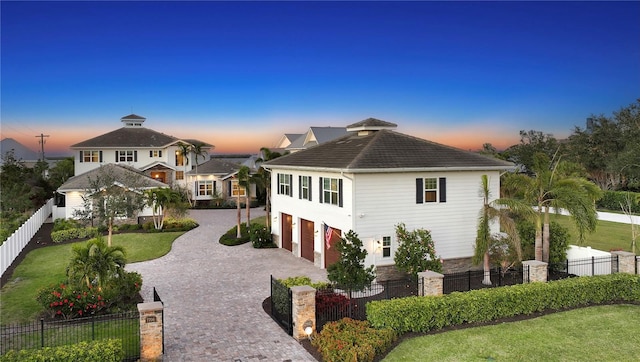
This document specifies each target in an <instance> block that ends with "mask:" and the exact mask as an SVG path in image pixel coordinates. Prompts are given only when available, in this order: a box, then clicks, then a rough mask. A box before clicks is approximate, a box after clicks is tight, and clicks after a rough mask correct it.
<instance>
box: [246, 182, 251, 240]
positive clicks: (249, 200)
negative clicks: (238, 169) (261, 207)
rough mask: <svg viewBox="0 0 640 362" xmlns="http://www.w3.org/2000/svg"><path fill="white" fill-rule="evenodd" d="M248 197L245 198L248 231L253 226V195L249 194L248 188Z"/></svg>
mask: <svg viewBox="0 0 640 362" xmlns="http://www.w3.org/2000/svg"><path fill="white" fill-rule="evenodd" d="M246 195H247V196H246V197H245V198H246V200H247V205H246V208H247V230H249V227H250V226H251V194H250V193H249V188H247V194H246Z"/></svg>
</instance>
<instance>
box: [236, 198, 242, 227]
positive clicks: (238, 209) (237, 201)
mask: <svg viewBox="0 0 640 362" xmlns="http://www.w3.org/2000/svg"><path fill="white" fill-rule="evenodd" d="M236 210H237V217H238V227H237V229H238V230H237V232H236V239H240V238H241V237H242V233H241V232H240V224H242V214H241V212H240V191H239V190H238V192H237V194H236Z"/></svg>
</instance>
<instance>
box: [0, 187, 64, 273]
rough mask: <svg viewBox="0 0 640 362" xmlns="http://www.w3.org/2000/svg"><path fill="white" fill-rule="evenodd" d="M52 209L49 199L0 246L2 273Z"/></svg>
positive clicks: (0, 267)
mask: <svg viewBox="0 0 640 362" xmlns="http://www.w3.org/2000/svg"><path fill="white" fill-rule="evenodd" d="M52 209H53V199H49V201H47V203H46V204H44V206H42V207H41V208H40V210H38V211H36V212H35V213H34V214H33V215H31V217H30V218H29V220H27V221H26V222H25V223H24V224H22V226H20V227H19V228H18V230H16V231H15V232H14V233H13V234H11V236H9V238H8V239H7V240H6V241H5V242H4V243H3V244H2V245H0V269H2V273H0V274H4V272H5V271H7V269H8V268H9V266H10V265H11V263H13V261H14V260H15V259H16V258H17V257H18V255H19V254H20V252H21V251H22V249H24V247H25V246H27V244H28V243H29V241H30V240H31V238H33V236H34V235H35V234H36V233H37V232H38V230H40V227H41V226H42V224H44V222H45V221H46V220H47V218H48V217H49V215H51V210H52Z"/></svg>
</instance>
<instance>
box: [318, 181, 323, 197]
mask: <svg viewBox="0 0 640 362" xmlns="http://www.w3.org/2000/svg"><path fill="white" fill-rule="evenodd" d="M319 185H320V186H319V187H318V190H319V191H320V192H319V193H318V195H319V196H318V197H319V199H318V200H319V201H320V203H322V177H320V183H319Z"/></svg>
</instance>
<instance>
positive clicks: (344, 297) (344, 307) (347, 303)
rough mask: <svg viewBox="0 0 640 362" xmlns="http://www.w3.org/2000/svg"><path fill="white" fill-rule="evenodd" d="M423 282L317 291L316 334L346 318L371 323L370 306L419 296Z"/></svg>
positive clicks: (413, 281) (397, 282)
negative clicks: (368, 308)
mask: <svg viewBox="0 0 640 362" xmlns="http://www.w3.org/2000/svg"><path fill="white" fill-rule="evenodd" d="M422 282H423V281H422V278H418V279H414V278H408V279H399V280H387V281H380V282H375V283H372V284H371V285H369V286H368V287H366V288H364V289H363V290H359V291H349V290H346V289H344V288H343V289H341V288H337V287H330V288H328V289H323V290H318V291H316V330H317V331H318V332H320V331H321V330H322V327H323V326H324V325H325V324H326V323H327V322H333V321H337V320H340V319H342V318H345V317H349V318H352V319H358V320H366V319H367V314H366V311H367V308H366V305H367V303H368V302H371V301H374V300H386V299H393V298H403V297H409V296H417V295H418V291H419V290H420V289H421V288H422Z"/></svg>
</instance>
